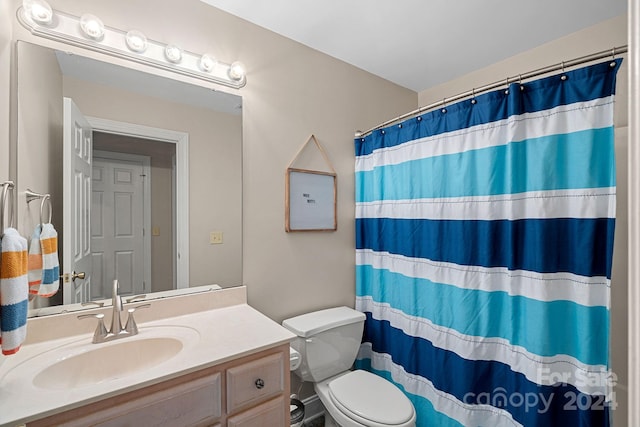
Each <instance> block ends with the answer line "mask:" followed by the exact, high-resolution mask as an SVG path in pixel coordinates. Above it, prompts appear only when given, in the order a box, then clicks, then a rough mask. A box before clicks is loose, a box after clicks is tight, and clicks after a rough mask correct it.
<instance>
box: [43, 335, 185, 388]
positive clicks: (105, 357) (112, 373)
mask: <svg viewBox="0 0 640 427" xmlns="http://www.w3.org/2000/svg"><path fill="white" fill-rule="evenodd" d="M108 344H111V345H108ZM108 344H107V345H104V346H99V345H94V346H93V347H95V348H91V349H90V350H89V351H86V352H82V353H79V354H73V355H70V356H68V357H64V358H63V359H62V360H59V361H58V362H56V363H54V364H53V365H50V366H47V367H46V368H45V369H43V370H42V371H40V372H39V373H38V374H37V375H36V376H35V377H34V378H33V384H34V385H35V386H36V387H41V388H47V389H69V388H77V387H83V386H86V385H93V384H98V383H101V382H103V381H106V380H113V379H117V378H122V377H125V376H128V375H131V374H132V373H136V372H140V371H143V370H146V369H150V368H152V367H154V366H156V365H158V364H160V363H162V362H164V361H166V360H168V359H171V358H172V357H174V356H175V355H176V354H178V353H179V352H180V351H181V350H182V341H180V340H178V339H176V338H165V337H157V338H142V339H135V338H123V339H122V340H120V341H114V342H112V343H108Z"/></svg>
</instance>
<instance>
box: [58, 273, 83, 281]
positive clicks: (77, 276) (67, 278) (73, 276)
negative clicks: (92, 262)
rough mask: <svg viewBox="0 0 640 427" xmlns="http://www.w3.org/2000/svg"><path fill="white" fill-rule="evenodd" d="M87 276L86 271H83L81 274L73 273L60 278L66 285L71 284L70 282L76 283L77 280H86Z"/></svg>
mask: <svg viewBox="0 0 640 427" xmlns="http://www.w3.org/2000/svg"><path fill="white" fill-rule="evenodd" d="M85 276H86V274H85V272H84V271H81V272H79V273H76V272H75V271H74V272H73V273H64V274H63V275H61V276H60V278H61V279H62V280H64V282H65V283H69V282H75V280H76V279H80V280H84V278H85Z"/></svg>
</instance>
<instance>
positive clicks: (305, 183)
mask: <svg viewBox="0 0 640 427" xmlns="http://www.w3.org/2000/svg"><path fill="white" fill-rule="evenodd" d="M285 187H286V188H285V230H286V231H287V232H294V231H336V230H337V228H338V223H337V218H336V216H337V208H336V206H337V175H336V174H335V173H334V172H322V171H313V170H308V169H297V168H291V167H290V168H288V169H287V179H286V185H285Z"/></svg>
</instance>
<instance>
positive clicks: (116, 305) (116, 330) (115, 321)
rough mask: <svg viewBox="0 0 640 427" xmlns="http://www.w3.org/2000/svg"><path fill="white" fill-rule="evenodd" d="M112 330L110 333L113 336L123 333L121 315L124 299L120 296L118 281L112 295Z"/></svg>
mask: <svg viewBox="0 0 640 427" xmlns="http://www.w3.org/2000/svg"><path fill="white" fill-rule="evenodd" d="M111 308H112V310H111V330H110V331H109V333H110V334H111V335H113V336H117V335H120V333H122V332H123V329H122V320H121V319H120V313H122V298H120V295H118V280H117V279H115V280H114V281H113V291H112V293H111Z"/></svg>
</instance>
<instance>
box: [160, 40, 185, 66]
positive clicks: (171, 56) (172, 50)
mask: <svg viewBox="0 0 640 427" xmlns="http://www.w3.org/2000/svg"><path fill="white" fill-rule="evenodd" d="M164 56H165V58H167V61H169V62H172V63H174V64H177V63H178V62H180V61H182V49H180V48H179V47H178V46H176V45H174V44H168V45H167V46H166V47H165V48H164Z"/></svg>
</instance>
